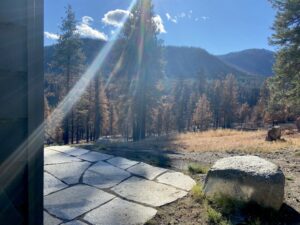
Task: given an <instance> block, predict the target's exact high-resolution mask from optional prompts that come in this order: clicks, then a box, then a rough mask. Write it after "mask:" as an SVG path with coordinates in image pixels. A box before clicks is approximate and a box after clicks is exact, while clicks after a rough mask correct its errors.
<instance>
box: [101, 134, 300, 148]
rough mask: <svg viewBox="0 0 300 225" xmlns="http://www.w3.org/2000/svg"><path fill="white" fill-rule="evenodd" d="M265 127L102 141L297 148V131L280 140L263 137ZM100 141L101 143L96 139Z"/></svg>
mask: <svg viewBox="0 0 300 225" xmlns="http://www.w3.org/2000/svg"><path fill="white" fill-rule="evenodd" d="M266 133H267V131H266V130H258V131H238V130H228V129H226V130H223V129H218V130H210V131H205V132H197V133H194V132H188V133H182V134H172V135H168V136H162V137H152V138H148V139H146V140H144V141H140V142H135V143H133V142H114V143H110V144H107V143H105V144H103V145H105V146H106V147H108V148H109V147H114V148H130V149H141V150H142V149H160V150H178V151H190V152H201V151H205V152H207V151H212V152H215V151H222V152H231V151H240V152H246V153H254V152H274V151H283V150H285V149H289V150H297V149H300V134H299V133H295V134H292V135H283V137H282V138H283V139H284V140H282V141H277V142H267V141H265V137H266ZM100 145H101V143H100Z"/></svg>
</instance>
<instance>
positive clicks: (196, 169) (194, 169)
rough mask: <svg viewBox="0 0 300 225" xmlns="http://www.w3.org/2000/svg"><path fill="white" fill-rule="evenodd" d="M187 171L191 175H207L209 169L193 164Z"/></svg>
mask: <svg viewBox="0 0 300 225" xmlns="http://www.w3.org/2000/svg"><path fill="white" fill-rule="evenodd" d="M188 170H189V172H190V173H191V174H207V172H208V170H209V168H208V167H206V166H202V165H199V164H195V163H193V164H190V165H189V166H188Z"/></svg>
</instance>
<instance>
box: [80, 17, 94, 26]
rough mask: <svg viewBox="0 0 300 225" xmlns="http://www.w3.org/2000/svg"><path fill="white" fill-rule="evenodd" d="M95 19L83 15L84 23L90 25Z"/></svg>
mask: <svg viewBox="0 0 300 225" xmlns="http://www.w3.org/2000/svg"><path fill="white" fill-rule="evenodd" d="M93 21H94V19H93V18H92V17H90V16H83V17H82V23H84V24H87V25H90V24H91V23H92V22H93Z"/></svg>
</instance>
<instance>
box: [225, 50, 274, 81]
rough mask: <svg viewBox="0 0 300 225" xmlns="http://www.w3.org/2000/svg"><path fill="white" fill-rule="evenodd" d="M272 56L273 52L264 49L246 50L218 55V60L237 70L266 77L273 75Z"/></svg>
mask: <svg viewBox="0 0 300 225" xmlns="http://www.w3.org/2000/svg"><path fill="white" fill-rule="evenodd" d="M274 54H275V53H274V52H272V51H269V50H265V49H247V50H244V51H240V52H232V53H228V54H226V55H220V56H219V58H220V59H221V60H222V61H224V62H225V63H227V64H228V65H230V66H233V67H235V68H236V69H238V70H241V71H244V72H246V73H250V74H254V75H261V76H265V77H268V76H271V75H273V69H272V67H273V65H274V63H275V55H274Z"/></svg>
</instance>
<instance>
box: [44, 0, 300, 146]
mask: <svg viewBox="0 0 300 225" xmlns="http://www.w3.org/2000/svg"><path fill="white" fill-rule="evenodd" d="M272 2H273V4H274V7H283V6H282V4H283V3H281V1H272ZM297 6H299V3H298V5H297ZM280 9H281V8H280ZM281 10H283V9H281ZM279 11H280V10H279ZM279 13H281V14H280V15H281V16H278V17H277V20H276V21H275V25H274V27H275V31H276V30H278V29H282V28H281V26H282V21H281V20H282V15H284V12H279ZM289 16H291V15H289ZM153 17H154V11H153V5H152V2H151V0H143V1H138V2H137V3H136V5H135V6H134V9H133V10H132V15H131V16H130V17H128V19H127V21H126V22H125V24H124V26H123V29H122V31H121V33H120V34H119V35H118V38H117V41H116V44H115V46H114V48H113V49H112V50H111V53H110V54H109V57H108V59H107V60H106V61H105V63H107V64H108V65H110V68H111V69H110V71H104V70H103V69H102V68H99V70H98V72H97V73H96V74H95V77H94V78H93V80H92V81H91V82H90V83H89V85H88V87H87V89H86V90H85V92H84V94H83V95H82V96H80V100H79V101H77V102H76V104H74V105H73V107H72V109H71V110H70V112H67V113H64V112H62V120H61V121H62V122H61V123H60V124H59V125H58V126H56V127H55V129H50V128H51V124H47V125H46V139H47V141H49V142H56V143H64V144H69V143H72V144H73V143H79V142H80V141H86V142H90V141H96V140H98V139H99V138H100V137H101V136H116V135H118V136H121V137H123V138H126V139H127V140H133V141H139V140H142V139H145V138H146V137H147V136H157V135H166V134H169V133H171V132H186V131H203V130H207V129H210V128H220V127H222V128H241V129H243V128H245V127H251V128H257V127H261V126H263V125H264V124H265V123H270V122H271V121H273V120H278V121H287V120H293V119H295V117H296V116H297V115H298V114H297V113H298V112H297V110H291V108H293V109H295V108H296V107H291V106H294V105H293V104H297V106H299V104H298V102H297V101H299V99H300V98H295V97H294V96H297V94H299V93H298V90H299V89H297V87H298V86H299V79H298V80H297V79H296V78H295V79H294V80H293V82H292V81H291V82H292V84H289V85H288V84H287V83H286V77H285V74H287V72H291V71H286V70H288V69H289V70H291V68H286V67H282V64H283V63H284V62H283V61H284V60H283V58H284V56H286V55H288V53H287V51H288V50H289V49H290V48H292V49H293V51H294V52H293V53H295V51H296V50H295V49H294V48H295V46H291V47H289V48H288V49H286V48H287V47H284V48H283V49H284V50H282V51H284V52H283V53H281V52H279V53H278V57H277V63H276V66H275V71H276V74H277V75H276V76H275V77H273V78H271V79H268V80H266V81H265V82H264V83H263V84H261V86H257V85H253V84H251V83H241V82H239V81H237V80H236V78H235V76H234V74H228V75H227V76H226V77H223V78H221V79H215V80H212V79H210V77H209V74H206V73H205V72H204V71H199V75H198V77H197V78H196V79H194V80H191V79H190V80H184V79H178V80H170V79H168V78H166V77H165V74H164V65H165V62H164V58H163V49H164V46H163V43H162V41H161V40H159V38H158V30H157V27H156V25H155V22H154V21H153V20H152V18H153ZM278 20H280V21H278ZM141 27H142V28H143V29H141ZM277 32H281V31H277ZM279 39H280V37H279V36H276V35H274V37H273V42H274V44H279V45H284V44H285V43H282V42H280V41H279ZM297 40H298V39H297ZM297 46H298V50H297V51H299V44H298V45H296V47H297ZM290 54H292V53H290ZM299 58H300V57H299ZM299 58H298V59H299ZM84 59H85V55H84V54H83V52H82V42H81V39H80V37H79V34H78V33H77V32H76V19H75V14H74V12H73V10H72V8H71V6H68V7H67V8H66V16H65V18H63V19H62V24H61V34H60V37H59V40H58V44H57V45H56V51H55V57H54V60H53V62H52V63H51V66H52V67H53V70H52V71H53V72H51V73H47V74H46V75H45V116H46V118H47V116H49V115H50V114H51V112H52V111H53V110H54V109H55V108H56V107H57V106H58V104H59V103H60V102H61V101H62V100H63V99H64V98H65V97H66V95H67V94H68V93H69V91H70V90H71V89H72V87H73V86H74V85H75V84H76V82H78V80H79V79H80V76H81V74H82V73H83V72H84V71H85V69H86V68H87V67H88V65H85V64H84V62H85V60H84ZM295 60H296V59H295ZM294 63H295V65H296V62H294ZM299 71H300V70H298V72H296V70H295V71H294V72H295V75H294V76H295V77H296V76H298V75H299ZM289 76H291V75H289ZM284 79H285V82H283V81H282V80H284ZM295 80H296V81H295ZM297 82H298V83H297ZM284 85H286V86H284ZM297 85H298V86H297ZM283 86H284V87H283ZM287 87H289V88H290V89H289V92H288V93H289V95H287V92H284V90H286V89H287ZM291 92H293V93H292V94H291ZM283 94H284V95H283ZM287 96H288V97H287ZM290 96H293V97H290ZM278 99H280V101H279V100H278ZM287 102H290V103H287ZM295 102H297V103H295ZM46 121H47V120H46Z"/></svg>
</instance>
